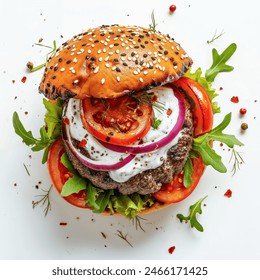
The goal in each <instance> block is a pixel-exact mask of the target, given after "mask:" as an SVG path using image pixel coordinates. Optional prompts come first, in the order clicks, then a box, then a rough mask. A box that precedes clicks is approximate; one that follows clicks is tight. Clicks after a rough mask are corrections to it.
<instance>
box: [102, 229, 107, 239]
mask: <svg viewBox="0 0 260 280" xmlns="http://www.w3.org/2000/svg"><path fill="white" fill-rule="evenodd" d="M101 235H102V236H103V238H105V239H106V238H107V236H106V235H105V233H104V232H102V231H101Z"/></svg>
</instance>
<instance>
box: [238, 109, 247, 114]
mask: <svg viewBox="0 0 260 280" xmlns="http://www.w3.org/2000/svg"><path fill="white" fill-rule="evenodd" d="M246 112H247V109H246V108H241V109H240V110H239V113H240V114H241V115H245V114H246Z"/></svg>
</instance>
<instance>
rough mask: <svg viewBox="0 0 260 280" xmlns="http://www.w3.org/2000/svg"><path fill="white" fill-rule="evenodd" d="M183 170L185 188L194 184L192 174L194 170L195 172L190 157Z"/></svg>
mask: <svg viewBox="0 0 260 280" xmlns="http://www.w3.org/2000/svg"><path fill="white" fill-rule="evenodd" d="M183 172H184V174H183V185H184V187H185V188H188V187H190V186H191V184H192V178H191V175H192V172H193V168H192V162H191V159H190V157H189V158H188V159H187V161H186V162H185V165H184V168H183Z"/></svg>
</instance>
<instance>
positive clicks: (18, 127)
mask: <svg viewBox="0 0 260 280" xmlns="http://www.w3.org/2000/svg"><path fill="white" fill-rule="evenodd" d="M13 127H14V130H15V133H16V134H17V135H19V136H20V137H21V138H22V139H23V142H24V143H25V144H26V145H27V146H30V145H35V143H36V142H37V139H35V138H34V137H33V135H32V132H31V131H27V130H26V129H25V128H24V126H23V124H22V122H21V121H20V118H19V115H18V113H17V112H14V113H13Z"/></svg>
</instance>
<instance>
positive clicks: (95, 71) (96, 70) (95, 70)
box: [93, 66, 99, 74]
mask: <svg viewBox="0 0 260 280" xmlns="http://www.w3.org/2000/svg"><path fill="white" fill-rule="evenodd" d="M98 71H99V66H97V67H96V68H95V69H94V71H93V73H94V74H96V73H97V72H98Z"/></svg>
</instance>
